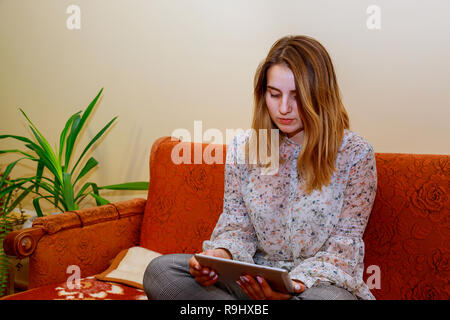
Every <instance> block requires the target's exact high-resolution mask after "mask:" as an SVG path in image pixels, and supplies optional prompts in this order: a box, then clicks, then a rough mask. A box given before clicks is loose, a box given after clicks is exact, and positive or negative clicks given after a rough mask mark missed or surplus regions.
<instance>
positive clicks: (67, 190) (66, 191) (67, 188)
mask: <svg viewBox="0 0 450 320" xmlns="http://www.w3.org/2000/svg"><path fill="white" fill-rule="evenodd" d="M71 178H72V176H71V175H70V173H68V172H64V173H63V186H62V187H63V196H64V200H65V202H66V205H67V210H69V211H72V210H77V209H78V208H77V207H78V206H77V205H76V204H75V201H74V198H73V186H72V183H71Z"/></svg>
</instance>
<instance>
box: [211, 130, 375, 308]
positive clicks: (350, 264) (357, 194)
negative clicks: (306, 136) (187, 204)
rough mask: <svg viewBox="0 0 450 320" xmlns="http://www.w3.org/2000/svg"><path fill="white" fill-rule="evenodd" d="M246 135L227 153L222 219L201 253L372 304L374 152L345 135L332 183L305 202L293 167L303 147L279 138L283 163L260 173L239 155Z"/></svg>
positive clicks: (352, 135) (359, 139) (353, 135)
mask: <svg viewBox="0 0 450 320" xmlns="http://www.w3.org/2000/svg"><path fill="white" fill-rule="evenodd" d="M249 134H250V130H247V131H245V132H244V133H241V134H238V135H236V136H235V137H234V139H233V142H232V143H231V144H230V145H229V146H228V148H227V154H226V166H225V193H224V200H223V212H222V214H221V215H220V218H219V220H218V222H217V225H216V226H215V229H214V231H213V233H212V235H211V239H210V240H208V241H205V242H204V243H203V250H208V249H214V248H226V249H228V250H229V251H230V253H231V254H232V256H233V259H235V260H239V261H245V262H250V263H256V264H260V265H267V266H272V267H278V268H284V269H287V270H289V272H290V276H291V279H297V280H300V281H302V282H303V283H304V284H305V285H306V287H307V288H310V287H312V286H314V285H316V284H317V283H319V282H321V281H328V282H331V283H334V284H335V285H337V286H339V287H343V288H345V289H347V290H349V291H350V292H351V293H353V294H354V295H356V296H357V297H358V298H360V299H375V297H374V296H373V295H372V293H371V292H370V290H369V288H368V287H367V285H366V284H365V283H364V281H363V272H364V265H363V258H364V242H363V239H362V236H363V233H364V230H365V228H366V225H367V221H368V219H369V215H370V213H371V210H372V205H373V201H374V198H375V193H376V186H377V174H376V166H375V155H374V151H373V148H372V146H371V145H370V144H369V143H368V142H367V141H365V140H364V139H363V138H362V137H360V136H359V135H357V134H356V133H354V132H352V131H349V130H345V133H344V139H343V142H342V145H341V148H340V150H339V152H338V157H337V160H336V169H337V170H336V172H335V174H334V176H333V177H332V180H331V183H330V184H329V185H328V186H326V187H322V191H318V190H314V191H313V192H312V193H311V194H310V195H307V194H305V192H304V189H303V186H302V184H303V181H302V180H301V179H299V177H298V175H297V168H296V163H297V162H296V159H297V157H298V155H299V151H300V149H301V146H300V145H297V144H296V143H295V142H294V141H292V140H291V139H289V138H288V137H286V136H283V138H282V141H281V144H280V157H284V158H286V160H288V161H286V162H285V163H284V164H280V167H279V170H278V173H277V174H275V175H267V174H261V171H260V169H258V168H255V169H250V168H249V167H248V165H247V164H246V163H248V161H247V162H246V160H245V156H244V154H243V152H242V150H243V145H244V144H245V142H246V141H247V139H248V137H249ZM238 151H239V152H238ZM238 157H239V158H238Z"/></svg>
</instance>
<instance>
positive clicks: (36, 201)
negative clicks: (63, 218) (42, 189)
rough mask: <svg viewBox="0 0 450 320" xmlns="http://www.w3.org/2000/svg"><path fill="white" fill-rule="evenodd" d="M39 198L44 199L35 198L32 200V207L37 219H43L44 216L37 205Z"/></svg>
mask: <svg viewBox="0 0 450 320" xmlns="http://www.w3.org/2000/svg"><path fill="white" fill-rule="evenodd" d="M41 198H44V197H37V198H34V199H33V207H34V209H35V210H36V215H37V216H38V217H43V216H44V215H43V214H42V210H41V206H40V205H39V200H40V199H41Z"/></svg>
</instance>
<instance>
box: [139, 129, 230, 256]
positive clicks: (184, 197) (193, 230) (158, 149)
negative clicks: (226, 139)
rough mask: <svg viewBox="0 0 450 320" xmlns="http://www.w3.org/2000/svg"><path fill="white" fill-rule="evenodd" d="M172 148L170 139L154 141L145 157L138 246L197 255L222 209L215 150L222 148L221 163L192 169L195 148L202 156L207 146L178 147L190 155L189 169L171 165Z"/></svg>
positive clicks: (187, 144)
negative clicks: (144, 202) (146, 167)
mask: <svg viewBox="0 0 450 320" xmlns="http://www.w3.org/2000/svg"><path fill="white" fill-rule="evenodd" d="M178 143H180V141H172V140H171V138H170V137H162V138H159V139H158V140H156V141H155V143H154V144H153V146H152V150H151V155H150V186H149V192H148V197H147V205H146V208H145V211H144V218H143V220H142V228H141V241H140V245H141V246H143V247H145V248H148V249H151V250H154V251H157V252H160V253H194V252H200V251H201V248H202V242H203V241H204V240H205V239H209V237H210V235H211V233H212V231H213V229H214V226H215V225H216V222H217V220H218V218H219V215H220V213H221V212H222V208H223V193H224V173H225V172H224V170H225V165H224V163H225V153H226V145H223V146H222V145H217V147H218V148H219V149H222V148H223V150H222V156H221V157H222V161H221V163H222V164H217V163H214V164H208V165H206V164H194V156H195V153H194V150H195V148H198V147H201V149H200V152H203V151H205V149H206V148H207V147H208V145H207V144H200V143H198V144H195V145H196V146H195V148H194V143H190V142H181V144H182V145H183V146H185V147H187V148H188V149H189V150H191V155H190V157H189V158H190V159H191V163H192V164H182V165H177V164H175V163H174V162H173V161H172V150H173V149H174V147H175V146H176V145H178ZM198 150H199V149H197V150H196V151H197V154H198ZM206 152H207V153H208V151H207V150H206ZM219 156H220V155H219ZM219 162H220V161H219Z"/></svg>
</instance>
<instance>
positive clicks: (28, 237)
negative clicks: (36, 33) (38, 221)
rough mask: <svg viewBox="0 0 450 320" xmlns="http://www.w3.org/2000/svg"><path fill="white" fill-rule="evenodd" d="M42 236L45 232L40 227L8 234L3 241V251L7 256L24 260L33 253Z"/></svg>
mask: <svg viewBox="0 0 450 320" xmlns="http://www.w3.org/2000/svg"><path fill="white" fill-rule="evenodd" d="M44 234H45V231H44V230H43V229H42V228H41V227H32V228H26V229H22V230H17V231H13V232H10V233H8V234H7V235H6V237H5V239H4V240H3V249H4V251H5V253H6V254H7V255H9V256H16V257H18V258H19V259H23V258H26V257H28V256H29V255H31V254H32V253H33V252H34V249H36V246H37V244H38V242H39V240H40V239H41V237H42V236H43V235H44Z"/></svg>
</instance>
